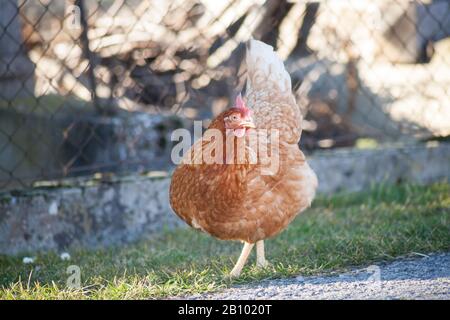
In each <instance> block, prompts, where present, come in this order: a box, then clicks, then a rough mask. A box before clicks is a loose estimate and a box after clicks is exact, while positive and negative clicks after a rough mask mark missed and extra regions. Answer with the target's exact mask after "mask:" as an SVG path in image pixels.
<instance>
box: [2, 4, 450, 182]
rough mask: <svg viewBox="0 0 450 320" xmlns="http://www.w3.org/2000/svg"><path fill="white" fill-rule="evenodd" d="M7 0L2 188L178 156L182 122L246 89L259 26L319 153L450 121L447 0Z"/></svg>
mask: <svg viewBox="0 0 450 320" xmlns="http://www.w3.org/2000/svg"><path fill="white" fill-rule="evenodd" d="M2 6H3V7H2V10H1V12H0V190H6V189H12V188H20V187H28V186H33V185H36V183H38V182H39V181H43V180H60V179H62V178H66V177H73V176H78V175H93V174H97V173H102V174H103V175H105V174H106V173H114V174H121V173H130V172H142V171H147V170H166V169H170V166H171V161H170V149H171V141H170V133H171V131H172V130H173V129H175V128H178V127H181V126H184V127H188V128H189V127H190V125H191V122H192V121H194V120H200V119H203V120H206V119H211V118H212V117H214V116H215V115H217V114H219V113H220V112H221V111H222V110H224V109H225V108H227V107H228V106H229V105H230V99H231V98H233V97H235V96H236V94H237V93H239V92H240V91H242V90H244V91H245V74H246V72H245V62H244V61H243V57H244V55H245V50H244V43H245V41H247V40H248V39H249V38H250V37H252V36H253V37H254V38H256V39H260V40H262V41H264V42H266V43H268V44H270V45H272V46H274V48H275V49H276V50H277V52H278V54H279V55H280V57H282V59H283V60H284V61H285V65H286V67H287V69H288V71H289V72H290V74H291V76H292V79H293V89H294V91H295V93H296V97H297V101H298V103H299V105H300V107H301V108H302V110H303V112H304V116H305V120H304V122H303V136H302V140H301V148H302V149H303V150H306V151H307V152H314V151H315V150H320V149H328V148H338V147H355V146H356V147H371V146H374V145H379V144H386V143H392V142H401V143H410V142H417V141H423V140H430V139H445V137H447V136H448V135H449V134H450V106H449V103H448V101H450V99H449V98H450V92H449V88H450V41H449V39H448V37H449V35H450V3H449V2H448V1H439V0H434V1H432V0H429V1H411V0H394V1H387V0H386V1H384V0H380V1H365V0H349V1H337V0H336V1H332V0H330V1H275V0H248V1H237V0H225V1H213V0H185V1H181V0H174V1H168V0H167V1H164V0H163V1H159V0H134V1H125V0H109V1H107V0H105V1H100V0H73V1H56V0H45V1H44V0H39V1H37V0H17V1H16V0H6V1H3V2H2ZM205 124H207V121H205Z"/></svg>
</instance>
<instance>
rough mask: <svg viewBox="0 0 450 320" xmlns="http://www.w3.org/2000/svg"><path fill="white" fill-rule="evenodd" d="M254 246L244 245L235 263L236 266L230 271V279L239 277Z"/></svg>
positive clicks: (250, 244)
mask: <svg viewBox="0 0 450 320" xmlns="http://www.w3.org/2000/svg"><path fill="white" fill-rule="evenodd" d="M254 245H255V244H254V243H248V242H245V243H244V247H243V248H242V252H241V255H240V256H239V259H238V261H237V262H236V265H235V266H234V268H233V270H231V273H230V277H232V278H237V277H239V276H240V275H241V271H242V268H243V267H244V265H245V262H247V259H248V256H249V254H250V252H251V251H252V249H253V246H254Z"/></svg>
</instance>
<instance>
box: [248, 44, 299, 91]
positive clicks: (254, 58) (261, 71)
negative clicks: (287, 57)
mask: <svg viewBox="0 0 450 320" xmlns="http://www.w3.org/2000/svg"><path fill="white" fill-rule="evenodd" d="M246 62H247V77H248V82H247V90H258V89H260V85H264V86H266V87H267V84H268V82H270V83H271V84H273V85H275V86H278V88H279V90H280V91H288V92H289V93H290V92H291V77H290V76H289V73H287V71H286V69H285V67H284V65H283V61H281V59H280V58H279V57H278V56H277V55H276V53H275V52H274V51H273V48H272V46H269V45H267V44H265V43H264V42H261V41H258V40H254V39H251V40H249V42H248V43H247V55H246ZM261 89H262V88H261Z"/></svg>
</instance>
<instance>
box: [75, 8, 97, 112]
mask: <svg viewBox="0 0 450 320" xmlns="http://www.w3.org/2000/svg"><path fill="white" fill-rule="evenodd" d="M75 5H76V6H78V7H79V8H80V23H81V44H82V49H83V54H84V56H85V58H86V59H87V60H88V61H89V66H88V70H87V72H88V78H89V83H90V86H91V97H92V102H93V104H94V107H95V109H96V110H97V112H99V113H102V112H103V111H104V110H103V108H102V107H101V105H100V101H99V99H98V96H97V82H96V80H95V74H94V69H95V57H94V54H93V53H92V51H91V49H90V48H89V38H88V28H89V27H88V23H87V19H86V9H85V6H84V0H76V1H75Z"/></svg>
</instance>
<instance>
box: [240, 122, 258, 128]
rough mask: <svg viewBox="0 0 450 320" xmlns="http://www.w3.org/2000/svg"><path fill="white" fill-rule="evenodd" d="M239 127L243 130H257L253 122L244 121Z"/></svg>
mask: <svg viewBox="0 0 450 320" xmlns="http://www.w3.org/2000/svg"><path fill="white" fill-rule="evenodd" d="M239 126H240V127H242V128H252V129H255V128H256V126H255V124H254V123H253V121H242V122H241V123H240V124H239Z"/></svg>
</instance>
